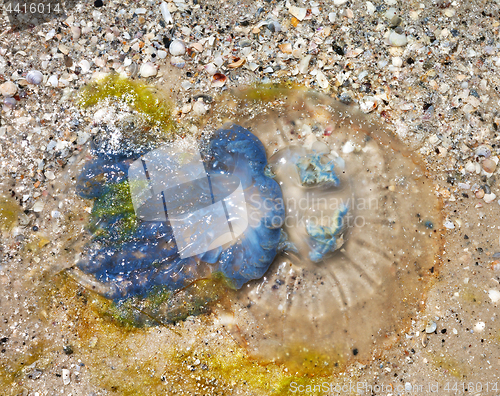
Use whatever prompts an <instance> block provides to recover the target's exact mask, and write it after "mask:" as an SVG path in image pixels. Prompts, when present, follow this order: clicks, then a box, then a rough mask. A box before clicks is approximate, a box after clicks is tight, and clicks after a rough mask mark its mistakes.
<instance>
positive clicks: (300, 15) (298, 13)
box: [288, 6, 307, 21]
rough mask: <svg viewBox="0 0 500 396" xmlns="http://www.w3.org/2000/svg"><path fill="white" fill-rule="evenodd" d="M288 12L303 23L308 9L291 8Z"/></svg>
mask: <svg viewBox="0 0 500 396" xmlns="http://www.w3.org/2000/svg"><path fill="white" fill-rule="evenodd" d="M288 12H290V14H292V15H293V16H294V17H295V18H297V19H298V20H299V21H302V20H304V18H305V17H306V15H307V8H303V7H295V6H291V7H290V8H288Z"/></svg>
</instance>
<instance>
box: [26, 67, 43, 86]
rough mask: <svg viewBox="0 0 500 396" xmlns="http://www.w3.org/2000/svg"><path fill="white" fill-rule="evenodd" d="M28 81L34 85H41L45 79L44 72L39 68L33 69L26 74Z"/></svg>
mask: <svg viewBox="0 0 500 396" xmlns="http://www.w3.org/2000/svg"><path fill="white" fill-rule="evenodd" d="M26 81H28V83H30V84H33V85H39V84H41V83H42V81H43V74H42V73H41V72H39V71H38V70H31V71H30V72H29V73H28V74H27V75H26Z"/></svg>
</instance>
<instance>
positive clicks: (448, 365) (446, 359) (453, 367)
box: [431, 352, 468, 379]
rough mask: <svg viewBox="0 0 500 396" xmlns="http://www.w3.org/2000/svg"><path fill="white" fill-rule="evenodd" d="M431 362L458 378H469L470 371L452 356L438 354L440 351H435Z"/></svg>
mask: <svg viewBox="0 0 500 396" xmlns="http://www.w3.org/2000/svg"><path fill="white" fill-rule="evenodd" d="M431 356H432V355H431ZM431 362H432V363H433V365H434V366H435V367H438V368H440V369H443V370H446V372H448V373H450V374H451V375H452V376H454V377H456V378H459V379H463V378H467V374H468V372H467V370H466V368H465V366H464V365H463V364H459V363H458V362H456V361H455V360H454V359H453V358H451V357H450V356H441V355H438V352H434V354H433V356H432V357H431Z"/></svg>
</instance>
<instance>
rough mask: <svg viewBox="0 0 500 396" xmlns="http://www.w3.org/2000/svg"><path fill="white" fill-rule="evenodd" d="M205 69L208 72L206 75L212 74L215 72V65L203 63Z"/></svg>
mask: <svg viewBox="0 0 500 396" xmlns="http://www.w3.org/2000/svg"><path fill="white" fill-rule="evenodd" d="M205 71H206V72H207V73H208V75H210V76H213V75H214V74H215V73H217V66H215V65H214V64H213V63H208V64H206V65H205Z"/></svg>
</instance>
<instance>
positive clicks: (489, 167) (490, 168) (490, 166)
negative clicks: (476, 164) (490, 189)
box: [482, 158, 497, 173]
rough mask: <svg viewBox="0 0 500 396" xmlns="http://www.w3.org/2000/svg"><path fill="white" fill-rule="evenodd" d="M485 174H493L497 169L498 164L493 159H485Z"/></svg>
mask: <svg viewBox="0 0 500 396" xmlns="http://www.w3.org/2000/svg"><path fill="white" fill-rule="evenodd" d="M482 165H483V169H484V171H485V172H488V173H493V172H495V169H496V167H497V164H496V163H495V161H493V160H492V159H489V158H487V159H485V160H484V161H483V163H482Z"/></svg>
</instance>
